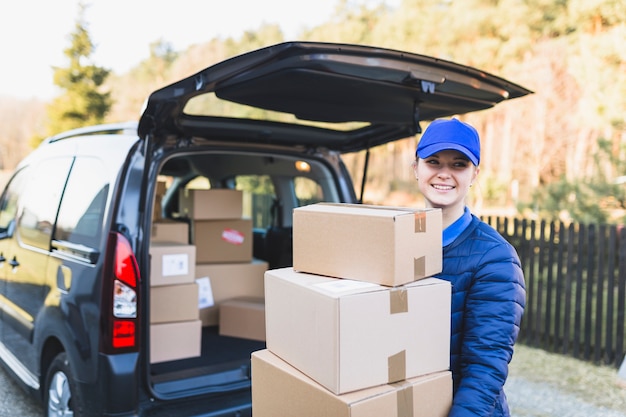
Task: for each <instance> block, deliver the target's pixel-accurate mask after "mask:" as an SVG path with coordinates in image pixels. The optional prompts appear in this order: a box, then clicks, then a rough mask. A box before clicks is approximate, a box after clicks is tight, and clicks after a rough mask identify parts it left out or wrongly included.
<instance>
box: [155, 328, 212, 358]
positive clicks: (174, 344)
mask: <svg viewBox="0 0 626 417" xmlns="http://www.w3.org/2000/svg"><path fill="white" fill-rule="evenodd" d="M201 346H202V323H201V322H200V320H190V321H179V322H175V323H159V324H151V325H150V362H151V363H157V362H166V361H173V360H176V359H186V358H193V357H197V356H200V353H201Z"/></svg>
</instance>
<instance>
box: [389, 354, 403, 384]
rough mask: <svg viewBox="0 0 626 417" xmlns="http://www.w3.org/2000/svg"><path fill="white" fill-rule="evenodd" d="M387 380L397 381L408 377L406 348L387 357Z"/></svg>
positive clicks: (390, 381)
mask: <svg viewBox="0 0 626 417" xmlns="http://www.w3.org/2000/svg"><path fill="white" fill-rule="evenodd" d="M387 372H388V375H387V382H388V383H392V382H397V381H402V380H405V379H406V350H401V351H400V352H398V353H396V354H395V355H391V356H389V357H388V358H387Z"/></svg>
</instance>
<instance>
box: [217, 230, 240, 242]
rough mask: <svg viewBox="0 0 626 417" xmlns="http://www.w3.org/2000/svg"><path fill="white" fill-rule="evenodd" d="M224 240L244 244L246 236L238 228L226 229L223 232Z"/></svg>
mask: <svg viewBox="0 0 626 417" xmlns="http://www.w3.org/2000/svg"><path fill="white" fill-rule="evenodd" d="M222 240H223V241H225V242H228V243H232V244H233V245H241V244H243V240H244V236H243V233H241V232H240V231H238V230H235V229H224V231H223V232H222Z"/></svg>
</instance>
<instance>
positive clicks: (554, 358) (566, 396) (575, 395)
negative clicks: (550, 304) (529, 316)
mask: <svg viewBox="0 0 626 417" xmlns="http://www.w3.org/2000/svg"><path fill="white" fill-rule="evenodd" d="M505 392H506V394H507V397H508V399H509V406H510V408H511V414H512V415H513V416H514V417H626V381H624V380H622V379H621V378H619V377H618V371H617V369H615V368H611V367H605V366H596V365H593V364H590V363H587V362H584V361H580V360H578V359H574V358H571V357H567V356H563V355H558V354H551V353H547V352H545V351H542V350H539V349H533V348H529V347H527V346H523V345H517V347H516V351H515V355H514V356H513V361H512V362H511V368H510V372H509V379H508V380H507V383H506V385H505Z"/></svg>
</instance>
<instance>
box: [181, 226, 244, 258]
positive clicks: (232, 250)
mask: <svg viewBox="0 0 626 417" xmlns="http://www.w3.org/2000/svg"><path fill="white" fill-rule="evenodd" d="M252 240H253V237H252V220H250V219H229V220H194V221H193V243H194V244H195V245H196V262H197V263H210V262H219V263H223V262H250V261H251V260H252Z"/></svg>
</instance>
